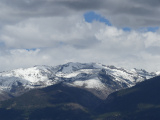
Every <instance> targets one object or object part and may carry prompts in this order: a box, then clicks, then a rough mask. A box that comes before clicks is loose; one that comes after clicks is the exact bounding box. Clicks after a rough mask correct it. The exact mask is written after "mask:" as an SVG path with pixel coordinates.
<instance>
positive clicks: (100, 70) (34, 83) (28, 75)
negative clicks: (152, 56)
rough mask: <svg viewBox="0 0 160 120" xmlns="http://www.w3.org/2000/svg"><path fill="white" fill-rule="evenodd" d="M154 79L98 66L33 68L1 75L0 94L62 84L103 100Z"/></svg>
mask: <svg viewBox="0 0 160 120" xmlns="http://www.w3.org/2000/svg"><path fill="white" fill-rule="evenodd" d="M156 75H157V74H156V73H149V72H147V71H145V70H138V69H132V70H126V69H124V68H118V67H115V66H106V65H102V64H99V63H67V64H64V65H58V66H55V67H51V66H34V67H31V68H26V69H22V68H21V69H16V70H11V71H7V72H1V73H0V92H1V93H4V94H3V95H5V94H6V95H8V97H6V99H7V98H9V97H14V96H19V95H21V94H23V93H25V92H28V91H29V90H31V89H37V88H44V87H47V86H50V85H54V84H58V83H60V82H63V83H64V84H66V85H68V86H73V87H79V88H83V89H85V90H88V91H90V92H92V93H93V94H95V95H96V96H98V97H99V98H101V99H105V98H106V97H107V96H108V95H109V94H110V93H112V92H114V91H117V90H120V89H124V88H128V87H132V86H134V85H136V84H137V83H138V82H141V81H144V80H146V79H149V78H152V77H154V76H156ZM0 98H1V96H0ZM0 100H1V99H0ZM2 100H4V99H2Z"/></svg>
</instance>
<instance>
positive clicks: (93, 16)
mask: <svg viewBox="0 0 160 120" xmlns="http://www.w3.org/2000/svg"><path fill="white" fill-rule="evenodd" d="M84 19H85V21H86V22H89V23H92V22H93V21H99V22H103V23H105V24H107V25H108V26H112V24H111V23H110V21H109V20H108V19H106V18H105V17H103V16H101V15H100V14H97V13H95V12H93V11H90V12H87V13H85V14H84Z"/></svg>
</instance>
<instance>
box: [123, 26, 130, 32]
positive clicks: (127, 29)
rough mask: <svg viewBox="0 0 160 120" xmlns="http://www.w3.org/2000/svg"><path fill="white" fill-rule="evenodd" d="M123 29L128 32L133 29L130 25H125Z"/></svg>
mask: <svg viewBox="0 0 160 120" xmlns="http://www.w3.org/2000/svg"><path fill="white" fill-rule="evenodd" d="M122 30H123V31H128V32H130V31H131V28H129V27H124V28H122Z"/></svg>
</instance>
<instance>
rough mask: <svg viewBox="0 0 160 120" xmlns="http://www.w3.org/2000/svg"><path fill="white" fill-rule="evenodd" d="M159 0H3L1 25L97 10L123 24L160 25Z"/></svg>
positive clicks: (116, 22) (114, 21) (114, 22)
mask: <svg viewBox="0 0 160 120" xmlns="http://www.w3.org/2000/svg"><path fill="white" fill-rule="evenodd" d="M159 6H160V2H159V1H158V0H154V1H150V0H146V1H144V0H134V1H132V0H123V1H118V0H98V1H97V0H92V1H90V0H23V1H20V0H7V1H6V0H1V2H0V11H1V12H0V15H1V20H0V22H1V25H2V26H3V25H4V24H16V23H17V22H20V21H23V20H26V19H29V18H35V17H36V18H37V17H39V18H41V17H54V16H69V15H73V14H79V15H80V14H83V13H84V12H87V11H91V10H92V11H96V12H98V13H100V14H102V16H105V17H106V18H107V19H109V20H110V21H112V23H113V24H114V25H116V26H120V27H146V26H159V23H160V17H159V15H158V14H159Z"/></svg>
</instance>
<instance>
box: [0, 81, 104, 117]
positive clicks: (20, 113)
mask: <svg viewBox="0 0 160 120" xmlns="http://www.w3.org/2000/svg"><path fill="white" fill-rule="evenodd" d="M101 102H102V100H101V99H99V98H97V97H96V96H94V95H93V94H91V93H90V92H87V91H86V90H83V89H80V88H76V87H69V86H66V85H64V84H63V83H59V84H57V85H54V86H49V87H46V88H43V89H36V90H31V91H29V92H27V93H25V94H23V95H21V96H19V97H16V98H14V99H10V100H7V101H3V102H1V104H0V118H1V119H3V120H10V119H11V118H12V120H28V119H29V120H53V119H54V120H91V119H92V118H91V117H92V114H93V111H92V110H93V109H95V107H97V106H98V105H99V104H100V103H101Z"/></svg>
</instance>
